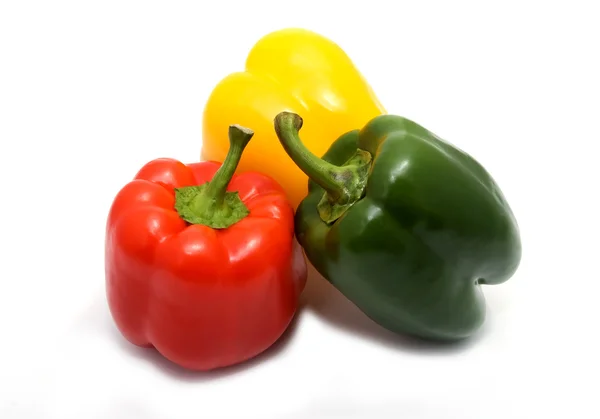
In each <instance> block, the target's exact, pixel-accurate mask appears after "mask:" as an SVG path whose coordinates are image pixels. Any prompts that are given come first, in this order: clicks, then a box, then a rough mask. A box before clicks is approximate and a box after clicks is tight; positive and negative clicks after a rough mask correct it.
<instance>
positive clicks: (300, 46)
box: [201, 28, 385, 208]
mask: <svg viewBox="0 0 600 419" xmlns="http://www.w3.org/2000/svg"><path fill="white" fill-rule="evenodd" d="M281 110H288V111H292V112H296V113H301V114H302V115H303V116H304V122H305V130H306V132H307V134H308V138H309V140H308V141H307V142H306V146H307V147H308V148H309V150H311V151H312V152H313V153H316V154H317V155H321V154H322V153H324V152H325V151H326V150H327V148H328V147H329V146H330V145H331V142H332V140H333V139H335V138H337V137H338V136H339V135H341V134H343V133H344V132H346V131H348V130H350V129H353V128H355V126H356V125H355V124H357V123H359V124H364V123H366V122H367V121H368V120H370V119H371V118H373V117H374V116H377V115H380V114H382V113H385V110H384V108H383V106H382V105H381V104H380V103H379V101H378V99H377V98H376V97H375V95H374V93H373V91H372V89H371V87H370V86H369V85H368V84H367V82H366V81H365V79H364V78H363V76H362V75H361V74H360V73H359V71H358V70H357V68H356V67H355V66H354V64H353V63H352V61H351V60H350V58H349V57H348V55H346V53H345V52H344V51H343V50H342V49H341V48H340V47H339V46H338V45H336V44H335V43H334V42H332V41H331V40H329V39H327V38H325V37H323V36H321V35H319V34H317V33H314V32H311V31H308V30H304V29H296V28H289V29H282V30H278V31H275V32H272V33H269V34H267V35H266V36H264V37H263V38H261V39H260V40H259V41H258V42H257V43H256V44H255V45H254V46H253V47H252V48H251V50H250V52H249V54H248V57H247V59H246V67H245V70H244V71H241V72H235V73H232V74H230V75H228V76H226V77H225V78H224V79H222V80H221V81H220V82H219V83H218V84H217V85H216V86H215V87H214V89H213V91H212V92H211V94H210V96H209V98H208V100H207V102H206V104H205V108H204V113H203V118H202V132H203V139H202V149H201V159H202V160H217V161H221V160H222V159H223V157H224V156H225V154H226V153H227V137H226V135H225V133H226V127H227V126H228V125H229V124H231V123H232V121H234V122H236V123H239V124H241V125H246V126H251V127H252V128H253V130H254V132H255V137H254V139H253V140H252V143H251V144H250V145H249V146H248V149H247V150H246V152H245V153H244V155H243V156H242V159H241V161H240V165H239V170H240V171H241V172H244V171H261V172H263V173H265V174H267V175H269V176H271V177H272V178H273V179H275V180H276V181H277V182H279V183H280V184H281V185H282V186H283V187H284V189H285V190H286V191H287V196H288V199H289V200H290V202H291V203H292V206H294V208H295V207H296V206H297V204H298V203H299V202H300V200H301V199H302V198H304V197H305V196H306V194H307V186H306V184H307V177H306V175H305V174H304V173H302V171H301V170H300V169H299V168H298V167H296V166H295V165H293V164H290V162H289V159H288V158H287V156H286V155H285V152H284V151H283V150H282V149H281V146H280V145H279V142H278V140H277V137H276V136H275V133H274V132H273V118H275V116H276V115H277V114H278V113H279V112H280V111H281Z"/></svg>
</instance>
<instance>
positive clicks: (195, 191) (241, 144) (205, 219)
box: [175, 125, 254, 229]
mask: <svg viewBox="0 0 600 419" xmlns="http://www.w3.org/2000/svg"><path fill="white" fill-rule="evenodd" d="M253 135H254V132H253V131H252V130H250V129H248V128H244V127H241V126H239V125H231V126H230V127H229V151H228V153H227V156H226V157H225V160H224V161H223V164H221V167H219V170H217V172H216V173H215V175H214V176H213V178H212V180H210V181H209V182H207V183H205V184H203V185H197V186H186V187H183V188H177V189H175V209H176V210H177V212H178V213H179V216H180V217H181V218H182V219H183V220H185V221H186V222H188V223H190V224H201V225H205V226H208V227H210V228H216V229H222V228H227V227H229V226H231V225H233V224H235V223H237V222H239V221H241V220H242V219H243V218H245V217H246V216H247V215H248V214H250V211H249V210H248V208H247V207H246V205H245V204H244V202H243V201H242V200H241V199H240V197H239V195H238V193H237V192H228V191H227V187H228V186H229V182H231V178H232V177H233V175H234V173H235V171H236V169H237V167H238V164H239V162H240V159H241V158H242V153H243V152H244V149H245V148H246V146H247V145H248V142H249V141H250V139H251V138H252V136H253Z"/></svg>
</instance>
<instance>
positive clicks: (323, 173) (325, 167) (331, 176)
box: [275, 112, 346, 199]
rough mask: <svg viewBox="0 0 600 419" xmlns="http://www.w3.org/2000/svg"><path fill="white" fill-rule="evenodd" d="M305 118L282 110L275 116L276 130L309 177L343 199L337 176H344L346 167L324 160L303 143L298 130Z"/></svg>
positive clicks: (286, 147)
mask: <svg viewBox="0 0 600 419" xmlns="http://www.w3.org/2000/svg"><path fill="white" fill-rule="evenodd" d="M302 124H303V120H302V117H300V115H297V114H295V113H291V112H281V113H280V114H279V115H277V116H276V117H275V132H276V133H277V137H278V138H279V142H280V143H281V145H282V146H283V148H284V149H285V152H286V153H287V154H288V156H290V158H291V159H292V160H293V161H294V163H296V165H297V166H298V167H299V168H300V170H302V171H303V172H304V173H305V174H306V175H307V176H308V177H309V178H311V179H312V180H313V181H315V182H316V183H317V184H318V185H319V186H320V187H322V188H323V189H324V190H325V191H327V193H328V194H329V196H330V197H331V198H332V199H341V198H342V196H343V195H344V192H345V191H344V187H343V185H342V184H340V183H339V182H337V181H336V180H335V179H336V178H341V177H343V173H344V172H345V171H346V169H344V168H342V167H338V166H335V165H333V164H331V163H329V162H326V161H325V160H322V159H320V158H318V157H317V156H315V155H314V154H313V153H311V152H310V150H309V149H308V148H306V146H305V145H304V144H303V143H302V140H301V139H300V136H299V134H298V132H299V131H300V129H301V128H302Z"/></svg>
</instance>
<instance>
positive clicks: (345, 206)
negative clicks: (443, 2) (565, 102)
mask: <svg viewBox="0 0 600 419" xmlns="http://www.w3.org/2000/svg"><path fill="white" fill-rule="evenodd" d="M301 127H302V118H301V117H300V116H299V115H296V114H293V113H289V112H282V113H280V114H279V115H277V117H276V118H275V130H276V132H277V136H278V138H279V141H280V142H281V144H282V145H283V147H284V149H285V150H286V152H287V154H288V155H289V156H290V157H291V159H292V160H293V161H294V162H295V163H296V165H297V166H298V167H299V168H300V169H302V171H303V172H304V173H306V174H307V175H308V177H309V178H310V180H309V192H308V196H307V197H306V198H305V199H304V200H303V201H302V202H301V204H300V206H299V207H298V209H297V212H296V218H295V224H296V236H297V239H298V241H299V243H300V244H301V245H302V247H303V248H304V250H305V253H306V256H307V258H308V260H309V261H310V262H311V263H312V264H313V266H314V267H315V268H316V270H317V271H318V272H319V273H320V274H321V275H322V276H323V277H324V278H326V279H327V280H328V281H329V282H331V283H332V284H333V285H334V286H335V287H336V288H337V289H338V290H339V291H340V292H341V293H343V294H344V295H345V296H346V297H347V298H348V299H349V300H350V301H351V302H353V303H354V304H355V305H356V306H357V307H358V308H359V309H360V310H362V311H363V312H364V313H365V314H366V315H367V316H368V317H370V318H371V319H372V320H374V321H375V322H376V323H378V324H380V325H381V326H383V327H385V328H386V329H389V330H391V331H393V332H396V333H402V334H409V335H413V336H417V337H420V338H425V339H433V340H457V339H463V338H466V337H468V336H470V335H472V334H473V333H474V332H476V331H477V330H478V329H479V327H480V326H481V325H482V324H483V322H484V320H485V314H486V303H485V299H484V296H483V294H482V291H481V285H482V284H500V283H502V282H504V281H506V280H508V279H509V278H510V277H512V276H513V274H514V273H515V272H516V270H517V268H518V266H519V264H520V260H521V239H520V233H519V228H518V225H517V222H516V220H515V217H514V215H513V212H512V210H511V208H510V207H509V205H508V203H507V202H506V199H505V197H504V196H503V194H502V192H501V191H500V189H499V187H498V185H497V184H496V182H495V181H494V180H493V179H492V177H491V176H490V174H489V173H488V172H487V171H486V170H485V169H484V168H483V167H482V166H481V165H480V164H479V163H478V162H477V161H476V160H474V159H473V158H472V157H471V156H469V155H468V154H466V153H465V152H463V151H462V150H460V149H458V148H456V147H454V146H452V145H451V144H449V143H448V142H446V141H444V140H442V139H440V138H439V137H437V136H436V135H435V134H433V133H431V132H429V131H428V130H426V129H425V128H423V127H421V126H420V125H418V124H416V123H415V122H413V121H410V120H408V119H406V118H403V117H400V116H394V115H381V116H377V117H375V118H374V119H372V120H370V121H369V122H368V123H367V124H366V125H365V126H364V127H363V128H362V129H360V130H358V129H357V130H354V131H350V132H348V133H346V134H344V135H342V136H341V137H340V138H339V139H338V140H336V141H335V142H334V143H333V144H332V146H331V147H330V148H329V150H328V151H327V153H326V154H325V155H324V156H323V158H322V159H320V158H318V157H317V156H315V155H314V154H312V153H311V152H310V151H309V150H308V149H307V148H306V147H305V146H304V145H303V144H302V142H301V140H300V138H299V130H300V129H301Z"/></svg>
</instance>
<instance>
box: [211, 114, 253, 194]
mask: <svg viewBox="0 0 600 419" xmlns="http://www.w3.org/2000/svg"><path fill="white" fill-rule="evenodd" d="M253 135H254V132H253V131H252V130H251V129H249V128H245V127H242V126H240V125H231V126H230V127H229V151H228V152H227V155H226V156H225V160H224V161H223V164H222V165H221V167H220V168H219V170H217V173H215V175H214V176H213V178H212V180H211V181H210V182H209V183H208V185H207V187H206V190H205V191H204V196H203V197H202V199H203V200H212V201H213V203H214V205H215V206H221V205H223V201H224V199H225V194H226V192H227V186H229V182H231V178H232V177H233V175H234V173H235V171H236V169H237V167H238V164H239V162H240V159H241V158H242V153H243V152H244V149H245V148H246V146H247V145H248V143H249V142H250V139H251V138H252V136H253ZM199 201H200V199H199Z"/></svg>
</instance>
